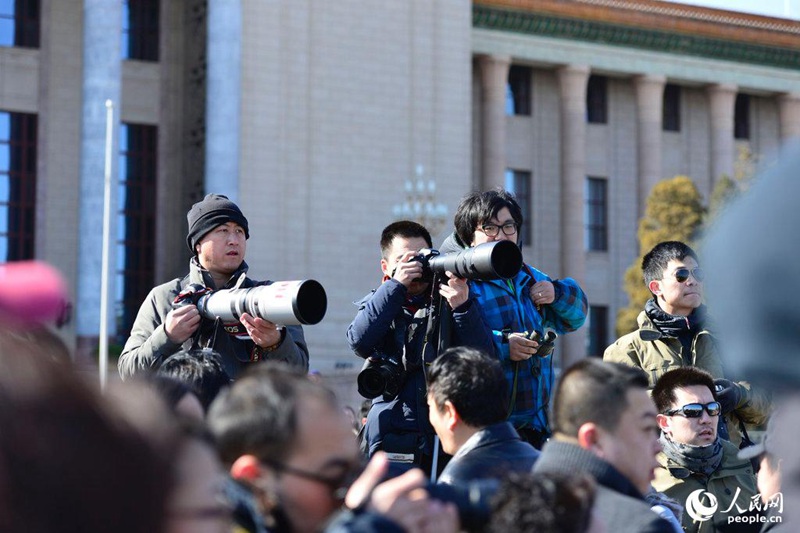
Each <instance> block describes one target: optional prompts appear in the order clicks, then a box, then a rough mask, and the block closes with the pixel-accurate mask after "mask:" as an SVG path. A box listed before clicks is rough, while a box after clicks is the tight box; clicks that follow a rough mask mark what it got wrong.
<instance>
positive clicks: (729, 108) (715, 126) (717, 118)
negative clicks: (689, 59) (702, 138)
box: [707, 84, 738, 187]
mask: <svg viewBox="0 0 800 533" xmlns="http://www.w3.org/2000/svg"><path fill="white" fill-rule="evenodd" d="M737 89H738V88H737V87H736V85H726V84H717V85H711V86H709V87H708V89H707V91H708V111H709V116H710V118H711V185H712V187H713V185H714V184H715V183H717V181H718V180H719V179H720V178H721V177H722V176H723V175H724V176H728V177H730V178H733V165H734V162H735V160H736V151H735V149H734V148H735V146H734V139H733V119H734V108H735V105H736V91H737Z"/></svg>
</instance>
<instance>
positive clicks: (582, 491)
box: [488, 472, 606, 533]
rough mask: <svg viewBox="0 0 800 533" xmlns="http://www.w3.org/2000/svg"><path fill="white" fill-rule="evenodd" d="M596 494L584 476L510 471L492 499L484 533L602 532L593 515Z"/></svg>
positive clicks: (601, 524) (590, 482) (593, 486)
mask: <svg viewBox="0 0 800 533" xmlns="http://www.w3.org/2000/svg"><path fill="white" fill-rule="evenodd" d="M596 491H597V485H596V483H595V481H594V479H593V478H592V477H591V476H589V475H587V474H581V473H576V474H573V475H566V476H565V475H557V474H531V473H530V472H524V473H523V472H513V473H511V474H510V475H509V476H508V477H507V478H506V479H504V480H503V481H502V482H501V483H500V486H499V487H498V489H497V493H496V494H495V495H494V497H493V498H492V502H491V506H492V511H491V519H490V522H489V526H488V532H489V533H508V532H509V531H536V532H537V533H600V532H604V531H606V529H605V525H604V524H603V523H602V522H601V521H600V519H599V517H598V515H597V514H596V513H593V506H594V501H595V494H596Z"/></svg>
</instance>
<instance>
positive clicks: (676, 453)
mask: <svg viewBox="0 0 800 533" xmlns="http://www.w3.org/2000/svg"><path fill="white" fill-rule="evenodd" d="M659 441H660V442H661V447H662V448H664V455H666V456H667V458H668V459H669V460H670V461H672V462H673V463H676V464H677V465H678V466H680V467H682V468H685V469H686V470H688V471H689V472H687V474H686V475H685V476H681V475H676V473H674V472H673V475H674V476H675V477H678V478H685V477H689V474H690V473H691V474H702V475H704V476H706V477H708V476H710V475H711V474H712V473H713V472H714V471H715V470H716V469H717V468H718V467H719V465H720V463H721V462H722V443H721V442H720V440H719V436H717V438H716V439H715V440H714V442H712V443H711V444H708V445H706V446H692V445H691V444H683V443H680V442H675V441H673V440H670V439H669V437H667V435H666V433H662V434H661V438H660V439H659ZM670 471H672V469H670Z"/></svg>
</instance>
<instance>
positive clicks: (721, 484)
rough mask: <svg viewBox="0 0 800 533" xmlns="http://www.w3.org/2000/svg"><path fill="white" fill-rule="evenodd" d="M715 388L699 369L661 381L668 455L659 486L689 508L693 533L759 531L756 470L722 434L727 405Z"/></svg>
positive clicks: (659, 405)
mask: <svg viewBox="0 0 800 533" xmlns="http://www.w3.org/2000/svg"><path fill="white" fill-rule="evenodd" d="M714 389H715V385H714V379H713V378H712V377H711V375H710V374H709V373H708V372H704V371H702V370H699V369H697V368H693V367H683V368H676V369H674V370H670V371H669V372H667V373H665V374H664V375H663V376H661V378H660V379H659V380H658V382H656V386H655V387H654V388H653V392H652V396H653V402H654V403H655V404H656V409H657V410H658V413H659V414H658V415H656V419H657V420H658V426H659V428H661V439H660V442H661V448H662V452H661V453H659V454H658V456H657V457H656V459H657V460H658V463H659V467H658V468H656V472H655V480H654V481H653V487H654V488H655V489H656V490H657V491H659V492H663V493H665V494H666V495H667V496H669V497H670V498H673V499H675V500H677V501H678V503H680V504H681V505H683V506H684V509H685V510H684V513H683V517H682V520H681V525H682V526H683V529H684V531H686V532H687V533H697V532H700V531H702V532H714V531H741V532H747V531H752V532H756V531H758V530H759V529H760V528H761V525H760V524H759V523H758V522H757V521H756V514H755V513H753V512H752V510H753V506H751V505H750V504H751V502H753V501H754V500H753V497H754V496H755V495H756V494H758V490H757V489H756V478H755V475H754V473H753V466H752V465H751V463H750V461H749V460H747V459H739V458H738V457H737V454H738V452H739V450H738V449H737V448H736V446H734V445H733V444H731V443H730V442H728V441H725V440H723V439H720V437H719V435H718V434H717V426H718V423H719V417H720V414H721V412H722V406H721V405H720V402H719V401H717V398H716V397H715V395H714ZM751 517H752V519H751Z"/></svg>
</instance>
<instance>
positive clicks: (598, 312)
mask: <svg viewBox="0 0 800 533" xmlns="http://www.w3.org/2000/svg"><path fill="white" fill-rule="evenodd" d="M608 345H609V342H608V307H605V306H600V305H591V306H589V353H587V354H586V355H588V356H589V357H602V356H603V352H604V351H605V349H606V348H607V347H608Z"/></svg>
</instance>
